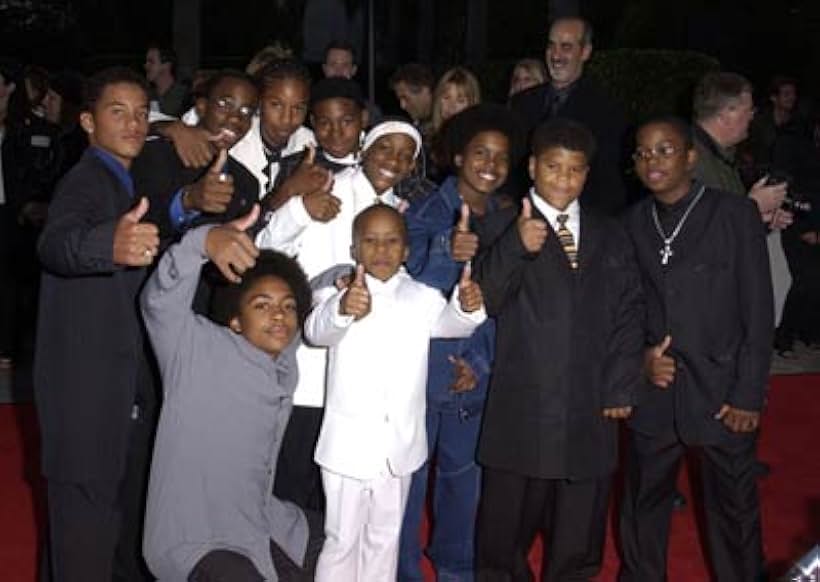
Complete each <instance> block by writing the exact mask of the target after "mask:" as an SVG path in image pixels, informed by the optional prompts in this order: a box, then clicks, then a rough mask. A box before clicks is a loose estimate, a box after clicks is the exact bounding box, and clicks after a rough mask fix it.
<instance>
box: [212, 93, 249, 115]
mask: <svg viewBox="0 0 820 582" xmlns="http://www.w3.org/2000/svg"><path fill="white" fill-rule="evenodd" d="M214 105H216V108H217V109H219V111H220V112H222V113H226V114H231V113H236V114H237V115H239V117H241V118H242V119H244V120H248V119H250V118H251V117H253V116H254V114H255V113H256V107H251V106H249V105H242V106H238V105H237V104H236V102H235V101H234V100H233V99H231V98H230V97H217V98H216V99H215V100H214Z"/></svg>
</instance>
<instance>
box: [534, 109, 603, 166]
mask: <svg viewBox="0 0 820 582" xmlns="http://www.w3.org/2000/svg"><path fill="white" fill-rule="evenodd" d="M550 148H564V149H567V150H570V151H572V152H581V153H582V154H584V156H585V157H586V159H587V163H589V162H591V161H592V156H594V155H595V137H594V136H593V135H592V132H591V131H589V129H587V128H586V126H584V125H582V124H580V123H578V122H577V121H572V120H571V119H564V118H561V117H558V118H555V119H551V120H549V121H547V122H544V123H542V124H541V125H539V126H538V127H536V128H535V132H533V135H532V155H534V156H536V157H538V156H540V155H541V154H542V153H544V151H546V150H548V149H550Z"/></svg>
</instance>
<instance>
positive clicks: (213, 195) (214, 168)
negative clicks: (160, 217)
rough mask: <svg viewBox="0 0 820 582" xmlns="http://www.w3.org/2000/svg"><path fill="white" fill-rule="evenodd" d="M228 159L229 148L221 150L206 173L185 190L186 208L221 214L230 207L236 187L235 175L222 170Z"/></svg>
mask: <svg viewBox="0 0 820 582" xmlns="http://www.w3.org/2000/svg"><path fill="white" fill-rule="evenodd" d="M227 160H228V152H227V150H219V155H218V156H217V157H216V159H215V160H214V162H213V164H211V167H210V168H208V171H207V172H205V175H204V176H202V177H201V178H200V179H199V180H197V181H196V182H194V183H193V184H191V186H189V187H188V188H187V189H186V190H185V194H184V195H183V197H182V205H183V206H184V207H185V210H199V211H200V212H211V213H214V214H221V213H223V212H225V210H227V209H228V204H230V202H231V198H233V192H234V188H233V177H232V176H230V175H229V174H225V173H223V172H222V170H223V168H224V166H225V162H226V161H227Z"/></svg>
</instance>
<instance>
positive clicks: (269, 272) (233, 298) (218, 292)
mask: <svg viewBox="0 0 820 582" xmlns="http://www.w3.org/2000/svg"><path fill="white" fill-rule="evenodd" d="M262 277H276V278H278V279H282V280H283V281H284V282H285V283H287V284H288V286H289V287H290V290H291V291H292V292H293V296H294V297H295V298H296V314H297V317H298V319H299V325H300V326H301V325H302V324H303V323H304V322H305V318H306V317H307V315H308V312H310V308H311V305H312V302H313V293H312V292H311V289H310V283H308V279H307V275H305V272H304V271H303V270H302V267H300V266H299V263H297V262H296V261H295V260H294V259H292V258H290V257H289V256H287V255H285V254H283V253H280V252H279V251H273V250H263V251H260V252H259V256H258V257H257V258H256V264H255V265H254V266H253V267H252V268H250V269H248V270H247V271H245V272H244V273H243V274H242V281H241V282H240V283H238V284H234V283H229V282H228V281H226V280H225V279H224V278H223V279H221V281H219V282H215V283H214V292H213V295H212V297H211V317H212V318H213V320H214V321H216V322H217V323H220V324H222V325H226V326H227V325H228V324H229V323H230V321H231V319H233V318H234V317H236V316H237V315H239V307H240V304H241V302H242V298H243V297H244V296H245V294H246V293H247V292H248V289H250V288H251V287H252V286H253V285H254V283H256V281H258V280H259V279H261V278H262Z"/></svg>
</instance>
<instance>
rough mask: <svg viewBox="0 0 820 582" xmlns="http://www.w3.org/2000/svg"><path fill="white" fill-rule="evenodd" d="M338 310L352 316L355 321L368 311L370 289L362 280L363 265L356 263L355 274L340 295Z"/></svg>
mask: <svg viewBox="0 0 820 582" xmlns="http://www.w3.org/2000/svg"><path fill="white" fill-rule="evenodd" d="M339 312H340V313H341V314H342V315H351V316H353V319H355V320H356V321H358V320H360V319H361V318H363V317H365V316H366V315H367V314H368V313H370V291H368V289H367V283H366V282H365V280H364V265H356V276H355V277H353V280H352V281H351V282H350V285H348V287H347V290H346V291H345V293H344V295H343V296H342V301H341V303H340V304H339Z"/></svg>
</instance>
